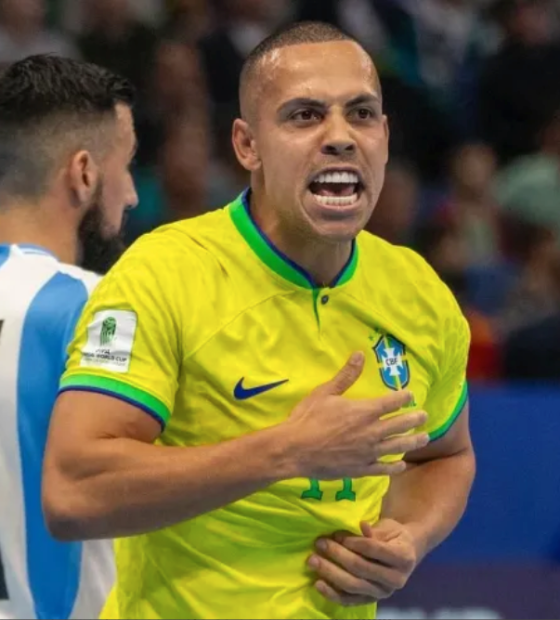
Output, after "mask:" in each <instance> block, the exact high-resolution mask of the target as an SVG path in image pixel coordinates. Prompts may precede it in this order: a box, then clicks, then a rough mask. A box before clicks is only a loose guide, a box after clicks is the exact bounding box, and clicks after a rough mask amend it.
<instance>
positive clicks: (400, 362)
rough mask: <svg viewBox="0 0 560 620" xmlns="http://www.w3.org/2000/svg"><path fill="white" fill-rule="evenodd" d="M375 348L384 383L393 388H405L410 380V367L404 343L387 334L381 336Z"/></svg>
mask: <svg viewBox="0 0 560 620" xmlns="http://www.w3.org/2000/svg"><path fill="white" fill-rule="evenodd" d="M373 350H374V351H375V355H376V356H377V362H378V364H379V374H380V375H381V378H382V379H383V383H384V384H385V385H386V386H387V387H388V388H391V389H392V390H401V389H403V388H405V387H406V386H407V385H408V383H409V381H410V368H409V366H408V361H407V359H406V347H405V346H404V344H403V343H402V342H400V340H397V339H396V338H395V337H394V336H390V335H389V334H385V335H383V336H381V337H380V338H379V340H378V341H377V344H376V345H375V346H374V347H373Z"/></svg>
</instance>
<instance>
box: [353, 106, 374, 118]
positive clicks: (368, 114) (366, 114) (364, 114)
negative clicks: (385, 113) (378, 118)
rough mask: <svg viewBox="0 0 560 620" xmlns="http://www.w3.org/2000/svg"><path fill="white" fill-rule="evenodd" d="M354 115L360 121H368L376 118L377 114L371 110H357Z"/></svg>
mask: <svg viewBox="0 0 560 620" xmlns="http://www.w3.org/2000/svg"><path fill="white" fill-rule="evenodd" d="M352 114H353V116H354V117H355V118H357V119H358V120H360V121H367V120H370V119H372V118H375V112H374V111H373V110H372V109H370V108H357V109H356V110H354V111H353V112H352Z"/></svg>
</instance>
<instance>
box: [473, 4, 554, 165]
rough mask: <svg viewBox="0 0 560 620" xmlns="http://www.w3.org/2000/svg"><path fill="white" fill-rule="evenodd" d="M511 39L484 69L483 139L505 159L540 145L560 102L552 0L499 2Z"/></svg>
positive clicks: (502, 159)
mask: <svg viewBox="0 0 560 620" xmlns="http://www.w3.org/2000/svg"><path fill="white" fill-rule="evenodd" d="M498 7H499V8H500V12H499V13H498V15H499V16H500V20H501V23H502V24H503V25H504V29H505V41H504V44H503V46H502V48H501V49H500V51H499V52H498V53H497V54H496V55H495V56H493V57H492V58H490V59H489V60H488V61H487V63H486V65H485V66H484V68H483V71H482V76H481V85H480V121H481V130H482V135H483V137H484V138H485V139H486V140H487V141H488V142H489V143H490V144H491V145H492V146H493V147H494V149H495V151H496V153H497V154H498V158H499V161H500V162H501V163H505V162H509V161H511V160H512V159H513V158H515V157H517V156H519V155H526V154H528V153H531V152H533V151H534V150H536V149H537V148H538V142H537V140H538V133H539V130H540V128H541V127H542V126H543V125H544V123H545V121H546V120H547V117H548V113H549V109H550V105H551V102H552V103H555V104H556V105H558V104H560V81H559V80H558V67H559V66H560V45H559V44H558V42H557V41H554V40H553V39H552V35H553V28H552V26H553V24H554V19H553V14H552V12H551V9H550V3H549V2H548V1H547V0H507V1H500V2H499V3H498Z"/></svg>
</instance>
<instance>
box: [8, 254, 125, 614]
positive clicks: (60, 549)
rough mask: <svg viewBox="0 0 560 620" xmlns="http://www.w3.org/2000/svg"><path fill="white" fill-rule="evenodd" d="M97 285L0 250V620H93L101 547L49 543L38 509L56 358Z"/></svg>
mask: <svg viewBox="0 0 560 620" xmlns="http://www.w3.org/2000/svg"><path fill="white" fill-rule="evenodd" d="M98 280H99V277H98V276H96V275H95V274H92V273H89V272H87V271H84V270H82V269H80V268H78V267H73V266H69V265H65V264H63V263H60V262H59V261H58V260H57V259H56V258H55V257H54V256H52V255H51V254H49V253H48V252H46V251H45V250H43V249H41V248H38V247H35V246H30V245H0V555H1V557H2V563H3V565H4V577H5V584H6V589H7V594H8V601H7V602H1V603H0V618H1V617H4V618H97V617H98V615H99V612H100V610H101V607H102V606H103V603H104V601H105V598H106V596H107V594H108V592H109V590H110V588H111V586H112V584H113V580H114V561H113V552H112V546H111V544H110V543H109V542H92V543H89V542H88V543H84V544H79V543H71V544H67V543H64V544H63V543H58V542H56V541H55V540H54V539H53V538H52V537H51V536H50V535H49V533H48V531H47V529H46V526H45V522H44V519H43V513H42V509H41V472H42V461H43V455H44V450H45V443H46V440H47V433H48V427H49V420H50V416H51V412H52V409H53V405H54V402H55V399H56V394H57V390H58V384H59V379H60V376H61V375H62V372H63V369H64V365H65V362H66V349H67V346H68V344H69V342H70V339H71V337H72V334H73V331H74V326H75V324H76V321H77V319H78V317H79V316H80V313H81V311H82V308H83V305H84V303H85V302H86V300H87V298H88V296H89V294H90V293H91V291H92V290H93V288H94V287H95V285H96V284H97V282H98Z"/></svg>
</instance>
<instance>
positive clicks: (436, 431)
mask: <svg viewBox="0 0 560 620" xmlns="http://www.w3.org/2000/svg"><path fill="white" fill-rule="evenodd" d="M444 292H445V294H444V296H443V297H442V305H441V308H443V312H442V314H443V316H442V320H441V322H440V326H441V327H440V332H439V334H437V336H436V337H437V338H438V340H439V341H440V342H441V347H440V350H441V355H440V359H439V364H438V368H437V371H436V373H435V376H434V380H433V382H432V385H431V387H430V389H429V392H428V395H427V400H426V404H425V410H426V412H427V413H428V421H427V422H426V424H425V426H424V428H423V430H424V431H426V432H427V433H428V434H429V435H430V440H431V441H436V440H437V439H440V438H442V437H443V436H444V435H445V434H446V433H447V431H448V430H449V429H450V428H451V427H452V426H453V423H454V422H455V421H456V420H457V418H458V417H459V415H460V413H461V412H462V411H463V409H464V407H465V404H466V402H467V398H468V390H467V377H466V371H467V362H468V355H469V347H470V329H469V325H468V323H467V320H466V319H465V317H464V316H463V314H462V312H461V310H460V309H459V306H458V304H457V302H456V301H455V299H454V298H453V296H452V294H451V292H450V291H449V290H448V289H447V288H445V289H444Z"/></svg>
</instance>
